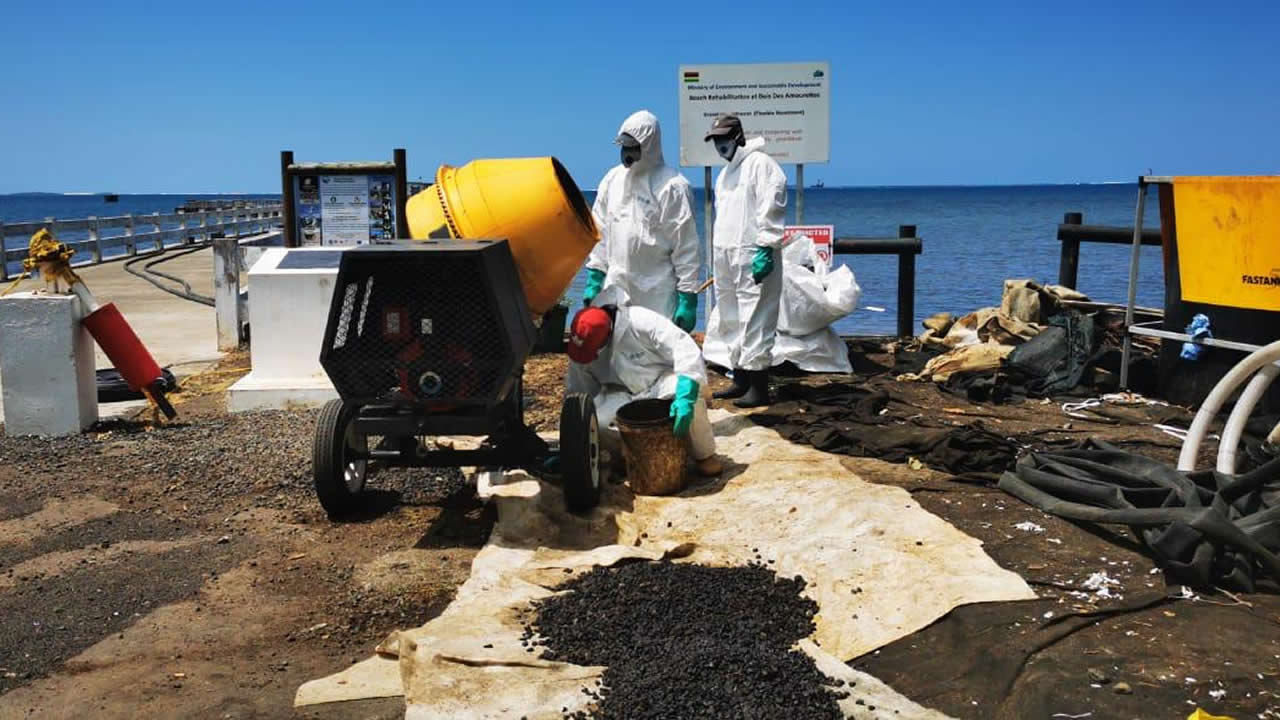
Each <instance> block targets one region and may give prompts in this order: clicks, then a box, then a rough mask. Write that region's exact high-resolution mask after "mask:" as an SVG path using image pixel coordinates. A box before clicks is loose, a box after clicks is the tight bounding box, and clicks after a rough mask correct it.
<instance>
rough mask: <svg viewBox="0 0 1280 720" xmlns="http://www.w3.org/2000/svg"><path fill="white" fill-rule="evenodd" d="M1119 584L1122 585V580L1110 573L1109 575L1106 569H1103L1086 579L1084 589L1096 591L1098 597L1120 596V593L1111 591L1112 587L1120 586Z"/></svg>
mask: <svg viewBox="0 0 1280 720" xmlns="http://www.w3.org/2000/svg"><path fill="white" fill-rule="evenodd" d="M1119 586H1120V581H1119V580H1116V579H1115V578H1113V577H1111V576H1110V575H1107V571H1106V570H1103V571H1101V572H1096V573H1094V574H1092V575H1090V576H1089V579H1088V580H1085V581H1084V589H1086V590H1092V591H1094V594H1095V595H1097V596H1098V597H1104V598H1114V597H1119V596H1118V595H1114V594H1112V592H1111V588H1113V587H1119Z"/></svg>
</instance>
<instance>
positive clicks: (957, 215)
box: [0, 178, 1164, 334]
mask: <svg viewBox="0 0 1280 720" xmlns="http://www.w3.org/2000/svg"><path fill="white" fill-rule="evenodd" d="M580 180H582V181H584V182H583V184H589V183H587V182H585V181H586V180H587V179H585V178H580ZM695 196H696V197H695V208H694V210H695V212H696V213H697V215H698V223H699V228H702V227H703V219H702V214H703V195H702V190H701V189H700V188H699V189H697V190H696V191H695ZM273 197H278V196H270V195H261V196H245V195H235V196H231V195H121V196H120V201H119V202H118V203H109V204H108V203H104V202H103V199H102V197H101V196H66V195H41V196H15V195H0V220H5V221H9V222H18V221H26V220H34V219H42V218H45V217H51V216H52V217H64V218H82V217H88V216H90V215H97V216H105V215H121V214H124V213H130V212H131V213H152V212H157V211H159V212H163V213H169V212H173V210H174V208H176V207H178V206H180V205H181V204H182V203H183V201H185V200H186V199H189V198H190V199H219V198H224V199H272V198H273ZM587 200H588V202H590V201H593V200H594V193H587ZM1136 200H1137V186H1136V185H1135V184H1109V185H1033V186H1001V187H897V188H821V189H819V188H810V189H806V190H805V218H804V219H805V223H806V224H831V225H835V228H836V234H837V235H859V236H881V237H885V236H895V235H897V232H898V226H899V225H915V226H916V228H917V233H918V234H919V235H920V237H922V238H923V239H924V254H923V255H921V256H919V257H918V258H917V261H916V303H915V315H916V321H917V327H918V322H919V320H921V319H923V318H924V317H927V316H928V315H931V314H933V313H935V312H939V311H943V310H947V311H952V312H968V311H970V310H973V309H976V308H979V307H983V306H988V305H998V304H999V302H1000V292H1001V288H1002V286H1003V282H1004V280H1005V279H1006V278H1015V277H1030V278H1035V279H1037V280H1039V281H1042V282H1057V279H1058V261H1059V251H1060V244H1059V242H1058V240H1057V237H1056V233H1057V227H1058V223H1060V222H1062V216H1063V214H1064V213H1066V212H1072V211H1075V212H1082V213H1084V220H1085V222H1086V223H1090V224H1099V225H1132V224H1133V217H1134V206H1135V203H1136ZM1147 208H1148V212H1147V213H1146V222H1144V225H1145V226H1146V227H1149V228H1157V227H1159V213H1158V211H1157V208H1156V202H1155V198H1154V193H1152V195H1151V196H1150V197H1149V198H1148V203H1147ZM788 212H789V218H788V219H789V221H794V219H795V198H794V190H793V191H792V197H791V206H790V208H789V210H788ZM67 239H75V238H67ZM25 242H26V238H14V237H10V238H7V239H6V243H7V244H8V245H9V246H10V247H18V246H21V245H23V244H25ZM1129 252H1130V250H1129V247H1128V246H1123V245H1098V244H1086V245H1084V246H1082V249H1081V252H1080V283H1079V289H1080V290H1081V291H1082V292H1084V293H1086V294H1088V295H1089V296H1090V297H1092V298H1093V299H1095V300H1102V301H1115V302H1122V301H1123V300H1124V299H1125V294H1126V292H1127V290H1126V288H1127V284H1128V278H1129ZM837 262H838V263H840V264H847V265H849V266H850V267H851V268H852V269H853V271H854V273H855V275H856V276H857V278H858V283H859V284H860V285H861V286H862V289H863V295H862V306H863V308H860V309H859V310H857V311H855V312H854V313H853V314H851V315H850V316H849V317H847V318H845V319H844V320H843V321H841V322H840V323H839V324H838V325H837V329H838V330H839V331H840V332H841V333H844V334H881V333H886V334H887V333H892V332H894V330H895V328H896V324H897V321H896V312H897V290H896V285H897V258H896V257H889V256H886V257H878V256H845V257H840V256H837ZM11 269H12V265H11ZM1140 271H1141V272H1140V275H1139V284H1138V302H1139V304H1141V305H1145V306H1149V307H1162V306H1163V298H1164V284H1163V283H1164V280H1163V273H1162V270H1161V260H1160V248H1158V247H1146V248H1143V250H1142V258H1141V263H1140ZM582 285H583V277H582V275H581V274H580V275H579V277H578V278H576V279H575V281H574V284H573V287H572V289H571V290H570V293H571V294H572V295H573V296H574V298H577V297H578V296H579V295H580V294H581V291H582ZM703 297H704V301H705V298H706V294H704V295H703ZM575 304H576V303H575ZM866 306H877V307H882V308H884V309H885V312H883V313H877V312H872V311H869V310H867V309H865V308H866Z"/></svg>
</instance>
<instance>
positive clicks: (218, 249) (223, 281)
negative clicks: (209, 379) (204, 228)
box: [213, 237, 240, 351]
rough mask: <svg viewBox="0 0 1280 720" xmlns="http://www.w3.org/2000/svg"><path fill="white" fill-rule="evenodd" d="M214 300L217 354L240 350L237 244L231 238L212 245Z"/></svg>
mask: <svg viewBox="0 0 1280 720" xmlns="http://www.w3.org/2000/svg"><path fill="white" fill-rule="evenodd" d="M213 299H214V315H215V316H216V319H217V324H218V350H221V351H229V350H235V349H236V348H238V347H240V242H239V241H238V240H237V239H236V238H234V237H220V238H216V239H215V240H214V241H213Z"/></svg>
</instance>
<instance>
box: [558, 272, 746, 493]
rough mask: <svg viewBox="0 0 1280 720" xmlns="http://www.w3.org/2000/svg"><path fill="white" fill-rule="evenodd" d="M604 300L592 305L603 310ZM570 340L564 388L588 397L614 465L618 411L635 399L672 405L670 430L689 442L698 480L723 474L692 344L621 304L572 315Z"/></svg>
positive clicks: (652, 315) (703, 374) (661, 321)
mask: <svg viewBox="0 0 1280 720" xmlns="http://www.w3.org/2000/svg"><path fill="white" fill-rule="evenodd" d="M606 293H608V291H607V290H606ZM606 293H602V294H601V297H599V298H597V300H596V302H597V303H600V302H601V301H604V302H605V303H608V302H609V300H610V298H605V297H604V295H605V294H606ZM608 294H611V295H612V293H608ZM569 333H570V334H569V346H568V353H569V359H570V360H571V361H572V362H570V363H569V374H568V378H567V380H566V383H565V384H566V388H565V389H566V390H567V391H568V392H570V393H587V394H589V395H591V396H592V400H594V401H595V406H596V419H597V420H598V421H599V423H600V440H601V445H602V446H603V447H604V448H605V449H607V450H609V454H610V455H611V456H612V457H613V458H614V459H615V461H617V460H619V459H620V458H621V449H622V444H621V436H620V435H619V433H618V429H617V426H616V425H615V424H614V416H615V415H616V414H617V412H618V408H620V407H622V406H623V405H626V404H627V403H629V402H631V401H632V400H639V399H645V398H662V399H666V398H670V399H671V418H672V428H673V430H674V431H675V434H676V435H677V436H679V437H685V438H688V443H689V450H690V454H691V455H692V456H693V458H694V460H696V461H697V464H698V474H699V475H702V476H704V477H714V476H716V475H719V474H720V472H721V469H722V468H721V465H720V460H719V459H718V458H716V440H715V437H714V436H713V435H712V433H711V421H710V420H708V419H707V405H706V402H705V401H703V399H702V397H701V396H700V389H701V388H702V387H703V386H705V385H706V382H707V370H706V366H705V365H704V364H703V362H702V352H701V351H700V350H699V349H698V345H697V343H695V342H694V341H693V338H691V337H689V335H688V334H687V333H685V332H684V331H683V330H681V329H680V328H678V327H676V325H675V323H673V322H671V321H670V320H669V319H667V318H666V317H664V316H662V315H659V314H658V313H656V312H654V311H652V310H649V309H647V308H642V307H638V306H628V305H625V304H620V305H618V304H597V305H595V306H593V307H587V308H583V309H582V310H580V311H578V313H577V314H576V315H574V316H573V322H572V323H571V325H570V330H569Z"/></svg>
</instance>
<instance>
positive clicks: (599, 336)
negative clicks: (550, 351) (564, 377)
mask: <svg viewBox="0 0 1280 720" xmlns="http://www.w3.org/2000/svg"><path fill="white" fill-rule="evenodd" d="M611 332H613V319H612V318H610V317H609V313H608V312H606V311H605V310H604V309H603V308H598V307H586V308H582V309H581V310H579V311H578V313H577V314H576V315H574V316H573V322H572V323H570V324H569V346H568V349H567V352H568V353H569V359H570V360H572V361H574V362H576V363H582V364H584V365H585V364H586V363H589V362H592V361H594V360H595V359H596V357H597V356H598V355H599V354H600V348H602V347H604V344H605V343H607V342H609V333H611Z"/></svg>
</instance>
